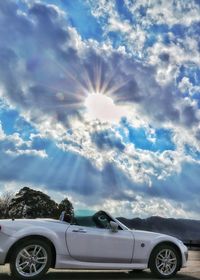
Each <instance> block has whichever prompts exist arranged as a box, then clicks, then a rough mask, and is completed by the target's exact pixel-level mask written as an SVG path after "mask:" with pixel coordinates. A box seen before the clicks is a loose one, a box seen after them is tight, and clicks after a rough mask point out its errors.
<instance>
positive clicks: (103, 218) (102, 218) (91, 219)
mask: <svg viewBox="0 0 200 280" xmlns="http://www.w3.org/2000/svg"><path fill="white" fill-rule="evenodd" d="M85 213H86V212H85ZM77 214H79V216H78V215H77ZM80 214H81V215H80ZM82 214H83V212H81V213H80V212H78V213H77V212H76V213H75V216H74V218H73V224H75V225H79V226H87V227H96V228H104V229H109V228H110V222H111V221H114V222H116V221H115V219H113V218H112V217H111V216H110V215H108V214H107V213H106V212H104V211H102V210H101V211H98V212H96V213H94V214H93V215H82ZM117 223H118V224H119V229H123V226H121V225H122V223H120V222H119V221H118V220H117ZM124 227H125V226H124Z"/></svg>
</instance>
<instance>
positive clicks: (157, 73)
mask: <svg viewBox="0 0 200 280" xmlns="http://www.w3.org/2000/svg"><path fill="white" fill-rule="evenodd" d="M23 186H29V187H34V188H38V189H40V190H42V191H45V192H46V193H48V194H49V195H50V196H52V197H53V198H54V199H55V200H57V201H60V200H61V199H62V198H63V197H64V196H66V195H67V196H68V197H69V198H70V199H71V200H72V202H73V203H74V206H75V207H76V208H95V209H99V208H103V209H105V210H108V211H110V212H111V213H112V214H114V215H116V216H119V215H120V216H126V217H134V216H140V217H147V216H151V215H161V216H166V217H187V218H195V219H200V216H199V213H200V1H199V0H191V1H187V0H173V1H172V0H171V1H164V0H152V1H151V0H140V1H139V0H138V1H137V0H120V1H114V0H109V1H107V0H99V1H93V0H75V1H69V0H68V1H64V0H63V1H62V0H46V1H45V0H43V1H36V0H15V1H14V0H7V1H0V192H1V193H3V192H5V191H13V192H15V191H17V190H18V189H19V188H21V187H23Z"/></svg>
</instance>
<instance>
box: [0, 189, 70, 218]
mask: <svg viewBox="0 0 200 280" xmlns="http://www.w3.org/2000/svg"><path fill="white" fill-rule="evenodd" d="M62 211H66V212H67V213H68V214H70V215H73V212H74V208H73V205H72V203H71V202H70V201H69V199H68V198H67V197H66V198H64V199H63V200H62V201H61V202H60V203H59V204H58V203H56V202H55V201H54V200H52V199H51V198H50V196H48V195H47V194H45V193H43V192H41V191H36V190H34V189H31V188H28V187H24V188H22V189H20V191H19V192H18V193H16V194H15V195H14V194H11V193H8V192H7V193H4V194H2V196H1V197H0V219H9V218H17V219H19V218H55V219H58V218H59V216H60V213H61V212H62Z"/></svg>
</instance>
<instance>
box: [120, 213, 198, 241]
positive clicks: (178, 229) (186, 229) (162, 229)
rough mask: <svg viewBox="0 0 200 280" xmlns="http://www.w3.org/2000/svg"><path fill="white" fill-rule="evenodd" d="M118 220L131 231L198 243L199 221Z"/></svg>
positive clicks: (168, 219)
mask: <svg viewBox="0 0 200 280" xmlns="http://www.w3.org/2000/svg"><path fill="white" fill-rule="evenodd" d="M118 220H119V221H121V222H122V223H124V224H125V225H126V226H128V227H129V228H131V229H138V230H147V231H155V232H159V233H164V234H169V235H172V236H174V237H177V238H179V239H181V240H184V241H194V242H195V241H200V220H193V219H183V218H180V219H176V218H163V217H160V216H151V217H148V218H145V219H142V218H139V217H136V218H132V219H127V218H124V217H119V218H118Z"/></svg>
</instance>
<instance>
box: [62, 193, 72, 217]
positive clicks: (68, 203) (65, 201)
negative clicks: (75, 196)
mask: <svg viewBox="0 0 200 280" xmlns="http://www.w3.org/2000/svg"><path fill="white" fill-rule="evenodd" d="M58 209H59V212H60V213H61V212H62V211H66V213H67V214H69V215H70V216H71V217H73V216H74V207H73V205H72V203H71V201H69V199H68V198H65V199H63V200H62V201H61V202H60V204H59V206H58Z"/></svg>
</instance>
